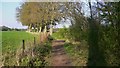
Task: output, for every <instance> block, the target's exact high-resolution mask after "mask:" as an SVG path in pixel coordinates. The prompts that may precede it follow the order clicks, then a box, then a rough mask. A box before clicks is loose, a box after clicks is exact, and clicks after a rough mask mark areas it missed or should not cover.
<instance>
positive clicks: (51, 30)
mask: <svg viewBox="0 0 120 68" xmlns="http://www.w3.org/2000/svg"><path fill="white" fill-rule="evenodd" d="M52 32H53V25H52V21H51V27H50V35H52Z"/></svg>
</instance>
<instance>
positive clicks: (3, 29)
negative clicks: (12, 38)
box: [0, 26, 27, 31]
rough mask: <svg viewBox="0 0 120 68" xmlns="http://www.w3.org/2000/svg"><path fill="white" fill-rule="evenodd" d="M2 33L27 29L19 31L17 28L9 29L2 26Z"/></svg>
mask: <svg viewBox="0 0 120 68" xmlns="http://www.w3.org/2000/svg"><path fill="white" fill-rule="evenodd" d="M0 29H1V31H26V30H27V29H17V28H9V27H7V26H1V27H0Z"/></svg>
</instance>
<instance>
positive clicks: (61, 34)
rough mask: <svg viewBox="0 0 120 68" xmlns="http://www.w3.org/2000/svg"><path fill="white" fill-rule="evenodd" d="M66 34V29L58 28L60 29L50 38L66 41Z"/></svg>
mask: <svg viewBox="0 0 120 68" xmlns="http://www.w3.org/2000/svg"><path fill="white" fill-rule="evenodd" d="M66 33H67V29H66V28H60V29H58V31H57V32H55V33H53V35H52V37H53V38H54V39H62V40H66Z"/></svg>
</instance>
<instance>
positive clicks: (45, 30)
mask: <svg viewBox="0 0 120 68" xmlns="http://www.w3.org/2000/svg"><path fill="white" fill-rule="evenodd" d="M46 32H47V27H46V25H45V28H44V33H46Z"/></svg>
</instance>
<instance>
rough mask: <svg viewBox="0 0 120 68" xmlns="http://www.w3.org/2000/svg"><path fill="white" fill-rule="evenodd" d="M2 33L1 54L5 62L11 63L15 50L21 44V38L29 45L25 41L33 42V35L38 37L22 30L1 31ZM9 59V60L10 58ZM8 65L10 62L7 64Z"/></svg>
mask: <svg viewBox="0 0 120 68" xmlns="http://www.w3.org/2000/svg"><path fill="white" fill-rule="evenodd" d="M1 34H2V55H3V57H4V58H5V60H8V61H6V62H9V61H10V63H11V64H14V63H12V61H11V60H13V59H12V58H13V57H15V54H16V51H17V49H18V48H20V47H21V46H22V40H25V44H26V45H27V46H29V45H28V44H27V43H26V42H28V41H29V42H33V41H34V37H36V38H38V36H37V35H33V34H30V33H27V32H24V31H3V32H1ZM10 59H11V60H10ZM9 65H10V64H9Z"/></svg>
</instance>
